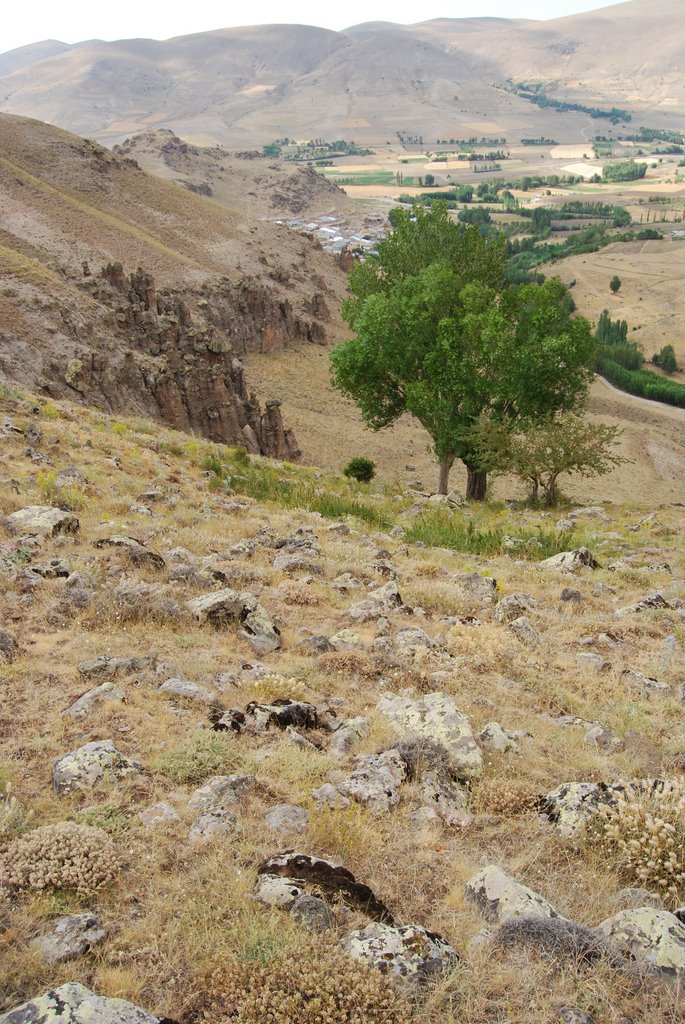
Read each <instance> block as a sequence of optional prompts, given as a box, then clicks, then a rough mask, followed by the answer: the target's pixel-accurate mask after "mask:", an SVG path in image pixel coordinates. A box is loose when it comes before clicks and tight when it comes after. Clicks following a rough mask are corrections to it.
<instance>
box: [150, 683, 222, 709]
mask: <svg viewBox="0 0 685 1024" xmlns="http://www.w3.org/2000/svg"><path fill="white" fill-rule="evenodd" d="M159 692H160V693H163V694H164V695H165V696H167V697H178V698H180V699H181V700H192V701H196V702H197V703H198V704H211V703H212V702H213V701H214V700H216V694H215V693H214V692H213V691H212V690H207V689H206V688H205V687H204V686H198V684H197V683H191V682H189V680H187V679H167V680H166V682H164V683H162V685H161V686H160V688H159Z"/></svg>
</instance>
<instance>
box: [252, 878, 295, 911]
mask: <svg viewBox="0 0 685 1024" xmlns="http://www.w3.org/2000/svg"><path fill="white" fill-rule="evenodd" d="M304 895H306V894H305V892H304V883H303V882H301V881H299V880H296V879H294V878H285V877H280V876H279V875H269V874H264V875H257V881H256V882H255V884H254V889H253V890H252V899H253V900H256V901H257V903H264V904H265V905H266V906H267V907H281V908H282V909H283V910H289V909H290V908H291V907H293V906H294V905H295V902H296V900H298V899H299V898H300V897H301V896H304Z"/></svg>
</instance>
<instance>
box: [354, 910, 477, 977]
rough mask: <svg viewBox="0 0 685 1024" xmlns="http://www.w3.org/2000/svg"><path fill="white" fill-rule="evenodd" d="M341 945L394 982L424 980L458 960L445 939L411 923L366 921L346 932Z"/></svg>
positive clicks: (357, 958) (457, 956)
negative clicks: (357, 928)
mask: <svg viewBox="0 0 685 1024" xmlns="http://www.w3.org/2000/svg"><path fill="white" fill-rule="evenodd" d="M341 946H342V948H343V949H344V950H345V952H346V953H349V955H350V956H352V957H354V958H355V959H356V960H365V961H366V963H368V964H370V965H371V966H372V967H376V968H378V970H379V971H381V972H382V973H383V974H387V975H388V976H389V977H390V978H391V979H393V980H394V981H426V980H428V979H429V978H431V977H434V976H435V975H436V974H439V973H440V972H441V971H444V970H445V969H447V968H449V967H451V966H453V965H454V964H456V963H457V961H458V960H459V954H458V953H457V952H456V950H455V949H453V948H452V946H450V944H449V943H448V942H446V941H445V939H443V938H441V936H440V935H436V934H435V933H434V932H429V931H426V929H425V928H421V927H420V926H419V925H414V924H409V925H403V926H402V927H396V926H394V925H389V924H382V923H378V922H377V923H375V924H370V925H367V927H366V928H361V929H360V930H358V931H354V932H351V933H350V934H349V935H347V936H346V937H345V938H344V939H343V940H342V942H341Z"/></svg>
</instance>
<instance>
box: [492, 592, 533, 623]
mask: <svg viewBox="0 0 685 1024" xmlns="http://www.w3.org/2000/svg"><path fill="white" fill-rule="evenodd" d="M535 603H536V602H535V599H534V598H532V597H531V596H530V594H508V595H507V596H506V597H503V598H502V600H501V601H498V602H497V606H496V608H495V613H494V616H493V618H494V620H495V622H511V621H512V620H513V619H518V618H519V616H521V615H525V614H526V613H527V612H530V611H532V610H533V609H534V608H535Z"/></svg>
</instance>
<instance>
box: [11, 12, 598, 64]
mask: <svg viewBox="0 0 685 1024" xmlns="http://www.w3.org/2000/svg"><path fill="white" fill-rule="evenodd" d="M616 2H618V0H460V2H457V3H455V2H452V3H450V2H446V0H424V2H421V3H416V0H344V2H343V3H337V4H335V5H334V4H330V3H326V2H325V0H324V2H322V0H316V2H315V0H288V2H287V3H284V2H283V0H251V2H249V3H243V4H236V3H225V2H224V3H217V2H215V0H191V3H188V4H177V3H174V2H173V0H172V2H166V3H164V4H161V3H150V2H149V0H148V2H147V3H145V2H143V3H141V2H140V0H114V2H113V3H97V2H93V0H76V2H75V0H62V2H61V3H56V2H55V0H32V2H31V3H28V2H26V0H20V2H19V3H17V2H13V0H5V3H4V4H3V7H4V10H3V12H2V17H1V18H0V53H2V52H4V51H6V50H12V49H14V47H16V46H24V45H25V44H26V43H35V42H37V41H38V40H40V39H61V40H62V41H63V42H65V43H76V42H80V41H82V40H84V39H129V38H131V37H132V36H147V37H152V38H153V39H168V38H170V37H171V36H178V35H185V34H187V33H190V32H206V31H208V30H209V29H215V28H228V27H229V26H233V25H263V24H269V23H282V22H289V23H299V24H304V25H321V26H323V27H324V28H333V29H342V28H348V27H349V26H350V25H356V24H358V23H359V22H362V21H396V22H401V23H404V24H411V23H413V22H416V21H426V20H428V19H429V18H467V17H477V16H479V15H482V16H488V17H496V16H499V17H502V18H535V19H539V20H543V19H547V18H558V17H561V16H562V15H565V14H575V13H577V12H578V11H588V10H594V9H596V8H599V7H608V6H610V5H611V4H613V3H616Z"/></svg>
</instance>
